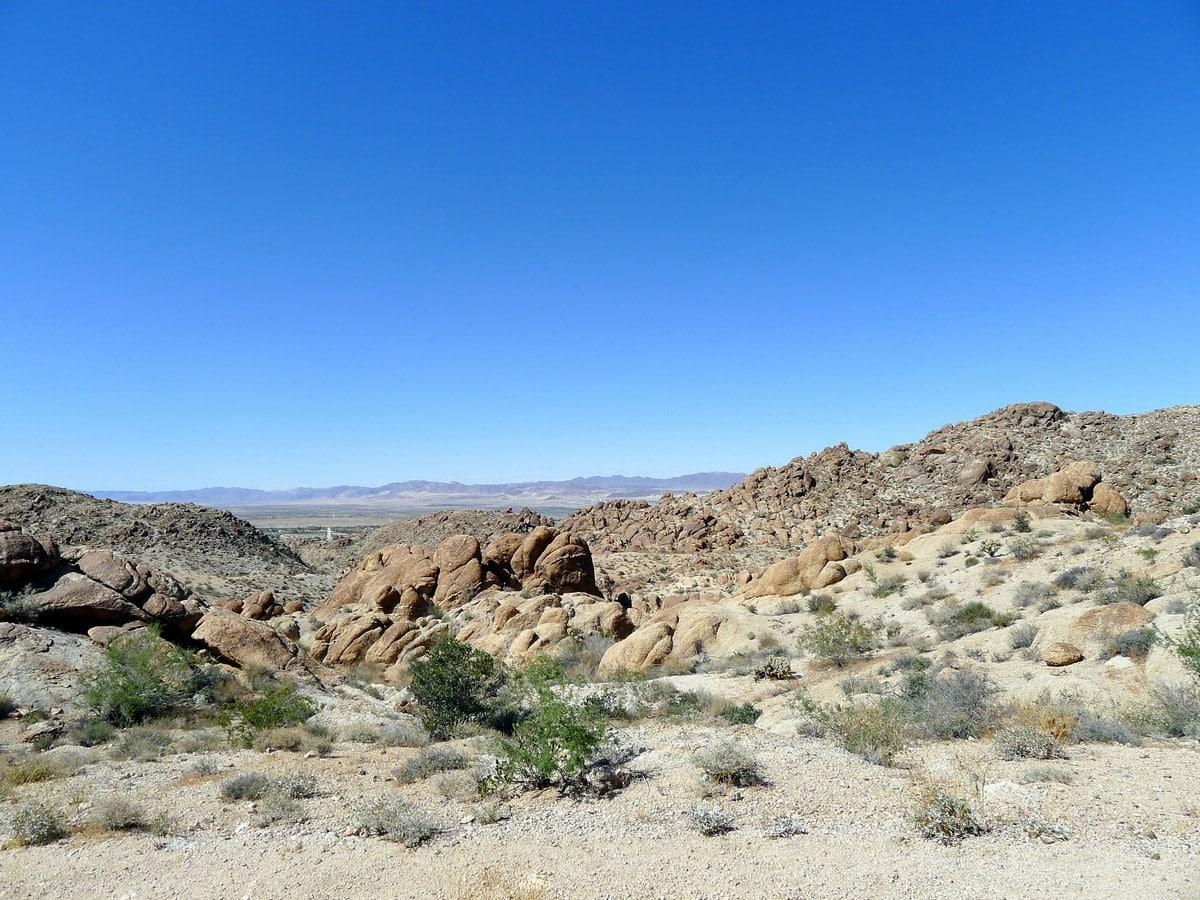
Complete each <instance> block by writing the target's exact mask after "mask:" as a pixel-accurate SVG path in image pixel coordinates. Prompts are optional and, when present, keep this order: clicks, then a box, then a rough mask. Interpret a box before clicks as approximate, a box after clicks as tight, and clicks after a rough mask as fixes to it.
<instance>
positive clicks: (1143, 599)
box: [1096, 569, 1163, 606]
mask: <svg viewBox="0 0 1200 900" xmlns="http://www.w3.org/2000/svg"><path fill="white" fill-rule="evenodd" d="M1162 593H1163V592H1162V588H1161V587H1160V586H1159V584H1158V582H1157V581H1155V580H1154V579H1153V578H1151V577H1150V576H1149V575H1134V574H1133V573H1132V572H1130V571H1129V570H1127V569H1122V570H1121V571H1120V572H1118V573H1117V574H1116V575H1114V576H1113V577H1112V578H1110V579H1109V581H1108V584H1106V585H1105V586H1104V587H1103V588H1101V590H1100V594H1099V596H1098V597H1096V602H1097V603H1136V604H1137V605H1138V606H1145V605H1146V604H1147V603H1149V602H1150V601H1151V600H1153V599H1154V598H1155V597H1161V596H1162Z"/></svg>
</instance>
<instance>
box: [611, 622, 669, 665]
mask: <svg viewBox="0 0 1200 900" xmlns="http://www.w3.org/2000/svg"><path fill="white" fill-rule="evenodd" d="M674 634H675V630H674V629H673V628H672V627H671V626H670V625H668V624H667V623H666V622H652V623H651V624H649V625H644V626H642V627H641V628H639V629H638V630H637V631H635V632H634V633H633V634H631V635H630V636H629V637H627V638H625V640H623V641H618V642H617V643H615V644H613V645H612V646H611V647H609V648H608V650H607V651H606V652H605V654H604V656H603V657H602V658H601V660H600V665H599V666H598V667H597V671H598V672H599V674H601V675H612V674H614V673H617V672H639V671H642V670H644V669H649V668H651V667H652V666H657V665H659V664H661V663H662V662H663V660H665V659H666V658H667V657H668V656H670V655H671V646H672V641H673V637H674Z"/></svg>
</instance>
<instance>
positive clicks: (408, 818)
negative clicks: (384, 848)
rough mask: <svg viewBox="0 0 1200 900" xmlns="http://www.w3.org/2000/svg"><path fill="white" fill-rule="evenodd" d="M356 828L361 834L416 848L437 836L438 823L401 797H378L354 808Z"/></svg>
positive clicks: (424, 811) (425, 812) (439, 826)
mask: <svg viewBox="0 0 1200 900" xmlns="http://www.w3.org/2000/svg"><path fill="white" fill-rule="evenodd" d="M354 826H355V827H356V828H357V829H358V830H359V831H360V832H362V833H364V834H368V835H373V836H377V837H382V838H384V839H385V840H389V841H397V842H399V843H401V844H403V845H404V846H405V847H416V846H418V845H420V844H423V843H424V842H425V841H427V840H429V839H430V838H432V837H433V836H434V835H436V834H438V833H439V832H440V831H441V830H442V828H441V825H440V824H439V822H438V821H437V819H435V818H434V817H433V816H432V815H431V814H430V813H429V812H427V811H426V810H423V809H421V808H420V807H416V806H413V805H411V804H409V803H406V802H405V801H403V800H401V799H400V798H398V797H379V798H376V799H375V800H372V801H370V802H368V803H362V804H359V805H358V806H356V807H355V808H354Z"/></svg>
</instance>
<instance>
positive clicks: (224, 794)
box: [221, 772, 274, 803]
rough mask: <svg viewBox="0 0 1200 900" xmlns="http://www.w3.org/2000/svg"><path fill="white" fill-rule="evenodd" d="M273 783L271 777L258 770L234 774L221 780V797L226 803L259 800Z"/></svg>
mask: <svg viewBox="0 0 1200 900" xmlns="http://www.w3.org/2000/svg"><path fill="white" fill-rule="evenodd" d="M273 785H274V782H273V781H272V779H270V778H268V777H267V776H266V775H263V774H261V773H259V772H247V773H244V774H242V775H234V776H233V777H232V778H226V779H225V780H224V781H222V782H221V799H222V800H224V801H225V802H226V803H232V802H233V801H235V800H261V799H262V798H263V797H265V796H266V795H267V792H268V791H269V790H271V788H272V786H273Z"/></svg>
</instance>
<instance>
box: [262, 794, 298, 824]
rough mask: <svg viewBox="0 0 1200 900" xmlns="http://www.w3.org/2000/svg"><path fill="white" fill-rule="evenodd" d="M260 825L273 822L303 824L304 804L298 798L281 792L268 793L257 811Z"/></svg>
mask: <svg viewBox="0 0 1200 900" xmlns="http://www.w3.org/2000/svg"><path fill="white" fill-rule="evenodd" d="M255 817H256V818H257V820H258V822H259V824H261V825H264V826H265V825H269V824H270V823H272V822H301V821H303V820H304V818H305V816H304V804H303V803H300V802H299V801H298V800H297V799H296V798H294V797H289V796H288V795H287V794H284V793H281V792H279V791H268V792H267V794H266V796H264V797H263V798H262V801H261V802H260V803H259V804H258V807H257V808H256V809H255Z"/></svg>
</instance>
